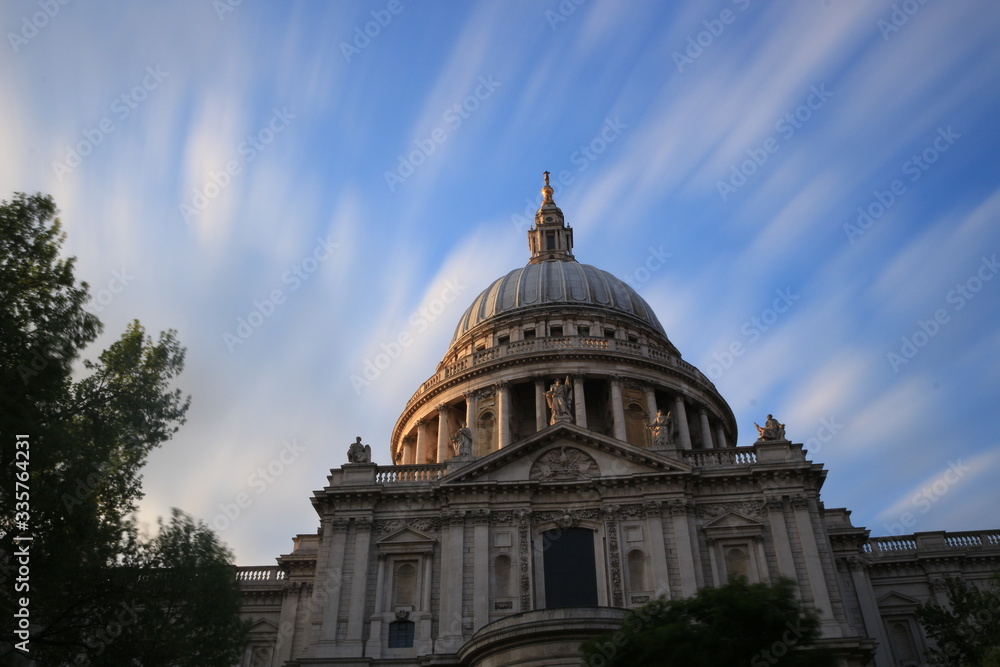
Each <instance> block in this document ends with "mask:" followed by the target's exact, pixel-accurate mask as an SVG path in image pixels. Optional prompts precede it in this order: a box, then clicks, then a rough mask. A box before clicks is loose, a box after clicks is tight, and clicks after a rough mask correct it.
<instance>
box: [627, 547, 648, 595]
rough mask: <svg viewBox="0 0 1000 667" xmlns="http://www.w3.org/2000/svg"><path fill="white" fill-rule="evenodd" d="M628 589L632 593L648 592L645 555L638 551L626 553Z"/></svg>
mask: <svg viewBox="0 0 1000 667" xmlns="http://www.w3.org/2000/svg"><path fill="white" fill-rule="evenodd" d="M628 587H629V590H630V591H633V592H639V591H646V590H649V587H648V584H647V583H646V554H644V553H643V552H642V551H640V550H639V549H633V550H632V551H630V552H628Z"/></svg>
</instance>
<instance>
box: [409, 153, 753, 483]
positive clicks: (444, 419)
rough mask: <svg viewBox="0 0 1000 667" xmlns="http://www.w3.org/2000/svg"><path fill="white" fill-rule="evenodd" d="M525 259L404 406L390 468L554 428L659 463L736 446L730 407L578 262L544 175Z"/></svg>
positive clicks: (657, 327) (640, 302)
mask: <svg viewBox="0 0 1000 667" xmlns="http://www.w3.org/2000/svg"><path fill="white" fill-rule="evenodd" d="M528 249H529V250H530V256H529V259H528V263H527V264H526V265H525V266H523V267H521V268H517V269H514V270H513V271H510V272H508V273H507V274H506V275H504V276H502V277H500V278H498V279H497V280H494V281H493V282H492V283H491V284H490V286H489V287H487V288H486V289H485V290H483V291H482V292H481V293H480V294H479V295H478V296H476V298H475V299H473V301H472V304H471V305H470V306H469V307H468V308H467V309H466V311H465V312H464V313H463V314H462V316H461V318H460V319H459V321H458V325H457V326H456V327H455V333H454V335H453V336H452V339H451V343H450V344H449V346H448V350H447V351H446V352H445V354H444V357H443V358H442V359H441V361H440V363H438V365H437V370H436V371H435V373H434V375H432V376H431V377H430V378H428V379H427V381H426V382H424V383H423V384H421V385H420V387H418V388H417V390H416V391H415V392H414V394H413V396H411V397H410V400H409V401H407V403H406V407H405V408H404V409H403V412H402V414H401V415H400V417H399V419H398V420H397V422H396V426H395V428H394V429H393V434H392V441H391V443H390V447H391V451H392V460H393V462H394V463H397V464H402V465H414V464H419V465H424V464H429V463H433V464H442V463H444V462H446V461H449V460H450V459H452V458H458V459H459V460H467V459H466V458H465V457H472V458H479V457H483V456H487V455H489V454H491V453H493V452H495V451H497V450H500V449H503V448H505V447H508V446H510V445H512V444H515V443H518V442H521V441H524V440H526V439H527V438H529V437H531V436H533V435H534V434H536V433H538V432H540V431H542V430H544V429H546V428H548V427H550V426H555V425H557V424H561V423H568V424H574V425H575V426H576V427H579V428H582V429H585V430H586V431H589V432H591V433H595V434H598V435H601V436H606V437H610V438H613V439H615V440H618V441H621V442H627V443H629V444H632V445H635V446H638V447H644V448H648V449H654V448H655V449H657V450H658V451H667V450H676V451H681V450H693V449H705V450H707V449H716V448H719V449H721V448H726V447H729V446H730V444H729V443H735V442H736V435H737V433H736V421H735V419H734V418H733V413H732V410H731V409H730V407H729V405H728V404H727V403H726V401H725V400H724V399H723V398H722V396H720V395H719V392H718V391H717V390H716V388H715V385H713V384H712V382H711V380H709V379H708V378H707V377H705V375H704V374H703V373H702V372H701V371H699V370H698V369H697V368H695V367H694V366H692V365H691V364H689V363H687V362H686V361H684V360H683V359H681V354H680V352H679V351H678V350H677V348H676V347H675V346H674V345H673V344H672V343H671V342H670V340H669V339H668V338H667V335H666V333H665V332H664V330H663V326H662V325H661V324H660V321H659V320H658V319H657V317H656V314H655V313H654V312H653V309H652V308H651V307H650V305H649V304H648V303H646V301H645V300H644V299H643V298H642V297H641V296H639V295H638V294H637V293H636V291H635V290H634V289H632V288H631V287H630V286H629V285H627V284H626V283H625V282H624V281H622V280H620V279H619V278H616V277H615V276H613V275H611V274H610V273H608V272H607V271H602V270H601V269H598V268H596V267H594V266H591V265H589V264H581V263H580V262H578V261H577V260H576V258H575V257H574V256H573V228H572V227H570V226H569V225H567V224H566V219H565V216H564V215H563V212H562V210H561V209H560V208H559V207H558V206H556V203H555V202H554V201H553V199H552V187H551V186H550V185H549V179H548V172H546V173H545V187H543V188H542V203H541V206H539V208H538V211H537V212H536V213H535V220H534V225H533V226H532V227H531V229H529V230H528ZM432 472H433V470H431V469H429V472H428V474H431V473H432Z"/></svg>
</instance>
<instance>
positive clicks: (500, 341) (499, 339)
mask: <svg viewBox="0 0 1000 667" xmlns="http://www.w3.org/2000/svg"><path fill="white" fill-rule="evenodd" d="M509 342H510V336H497V345H506V344H507V343H509Z"/></svg>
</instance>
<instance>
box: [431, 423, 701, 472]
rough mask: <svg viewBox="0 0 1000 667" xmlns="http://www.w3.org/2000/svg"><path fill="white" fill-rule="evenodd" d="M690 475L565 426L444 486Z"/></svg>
mask: <svg viewBox="0 0 1000 667" xmlns="http://www.w3.org/2000/svg"><path fill="white" fill-rule="evenodd" d="M690 470H691V466H689V465H687V464H686V463H682V462H681V461H677V460H675V459H671V458H668V457H666V456H664V455H662V454H659V453H657V452H654V451H651V450H648V449H645V448H642V447H636V446H635V445H630V444H628V443H625V442H621V441H620V440H616V439H614V438H609V437H607V436H604V435H600V434H598V433H594V432H592V431H588V430H587V429H584V428H580V427H579V426H576V425H575V424H569V423H562V424H556V425H554V426H549V427H548V428H545V429H543V430H541V431H539V432H537V433H535V434H533V435H531V436H529V437H527V438H525V439H524V440H521V441H519V442H517V443H515V444H513V445H511V446H509V447H505V448H504V449H501V450H498V451H495V452H492V453H490V454H488V455H487V456H484V457H482V458H480V459H478V460H477V461H475V462H474V463H470V464H468V465H466V466H465V467H463V468H459V469H458V470H455V471H452V472H449V473H448V474H447V475H445V476H444V477H443V478H442V480H441V485H442V486H448V485H454V484H467V483H470V482H488V481H495V482H512V481H529V480H534V481H538V482H542V483H578V482H586V481H588V480H591V479H597V478H614V477H628V476H632V475H642V474H657V473H659V474H663V473H673V472H689V471H690Z"/></svg>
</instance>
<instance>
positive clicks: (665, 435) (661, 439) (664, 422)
mask: <svg viewBox="0 0 1000 667" xmlns="http://www.w3.org/2000/svg"><path fill="white" fill-rule="evenodd" d="M646 428H648V429H649V430H650V431H652V432H653V446H654V447H667V446H669V445H671V444H673V437H672V434H673V430H674V420H673V417H672V416H671V413H670V411H667V414H665V415H664V414H663V410H657V411H656V419H654V420H653V421H652V422H650V423H649V424H647V425H646Z"/></svg>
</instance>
